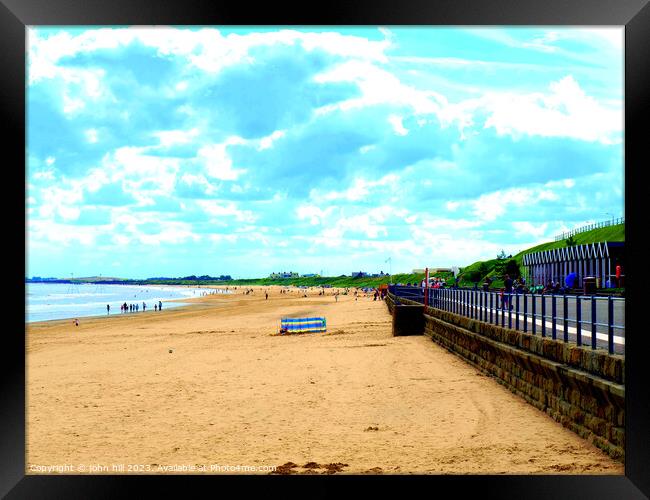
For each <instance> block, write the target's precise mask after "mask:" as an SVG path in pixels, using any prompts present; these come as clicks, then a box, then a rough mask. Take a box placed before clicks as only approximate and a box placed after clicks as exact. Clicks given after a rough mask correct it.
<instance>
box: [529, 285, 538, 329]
mask: <svg viewBox="0 0 650 500" xmlns="http://www.w3.org/2000/svg"><path fill="white" fill-rule="evenodd" d="M531 298H532V302H531V304H530V305H531V309H532V311H531V312H532V315H533V328H532V334H533V335H535V333H536V332H537V321H535V320H536V318H535V309H537V303H536V302H537V301H536V300H535V292H533V293H532V294H531Z"/></svg>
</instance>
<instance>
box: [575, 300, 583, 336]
mask: <svg viewBox="0 0 650 500" xmlns="http://www.w3.org/2000/svg"><path fill="white" fill-rule="evenodd" d="M576 344H578V345H582V304H581V303H580V295H576Z"/></svg>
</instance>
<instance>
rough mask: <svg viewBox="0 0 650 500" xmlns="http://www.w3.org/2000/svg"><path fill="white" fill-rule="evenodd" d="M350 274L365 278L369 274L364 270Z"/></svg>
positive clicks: (354, 276)
mask: <svg viewBox="0 0 650 500" xmlns="http://www.w3.org/2000/svg"><path fill="white" fill-rule="evenodd" d="M350 276H352V277H353V278H365V277H367V276H368V273H364V272H363V271H359V272H356V273H355V272H353V273H352V274H351V275H350Z"/></svg>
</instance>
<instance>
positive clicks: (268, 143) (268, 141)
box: [257, 130, 286, 151]
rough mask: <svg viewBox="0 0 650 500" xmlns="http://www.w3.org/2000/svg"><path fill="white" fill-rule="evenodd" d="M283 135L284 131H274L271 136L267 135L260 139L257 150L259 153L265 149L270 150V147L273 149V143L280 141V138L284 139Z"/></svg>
mask: <svg viewBox="0 0 650 500" xmlns="http://www.w3.org/2000/svg"><path fill="white" fill-rule="evenodd" d="M285 135H286V131H285V130H276V131H275V132H273V133H272V134H271V135H267V136H266V137H262V138H261V139H260V140H259V146H258V147H257V149H258V150H259V151H263V150H265V149H269V148H272V147H273V143H274V142H275V141H277V140H278V139H281V138H282V137H284V136H285Z"/></svg>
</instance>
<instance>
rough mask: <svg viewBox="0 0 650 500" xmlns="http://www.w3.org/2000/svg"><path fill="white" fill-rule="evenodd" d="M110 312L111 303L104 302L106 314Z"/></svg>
mask: <svg viewBox="0 0 650 500" xmlns="http://www.w3.org/2000/svg"><path fill="white" fill-rule="evenodd" d="M110 313H111V305H110V304H106V314H110Z"/></svg>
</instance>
